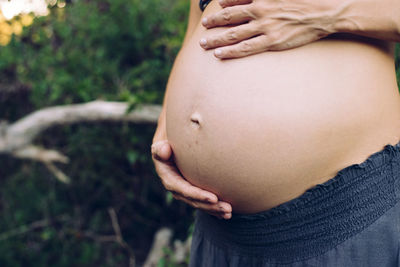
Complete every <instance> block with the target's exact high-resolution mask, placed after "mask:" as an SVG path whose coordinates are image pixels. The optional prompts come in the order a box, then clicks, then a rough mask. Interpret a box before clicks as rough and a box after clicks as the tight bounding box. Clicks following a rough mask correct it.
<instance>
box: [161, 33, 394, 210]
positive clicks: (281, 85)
mask: <svg viewBox="0 0 400 267" xmlns="http://www.w3.org/2000/svg"><path fill="white" fill-rule="evenodd" d="M204 34H205V33H203V32H202V29H201V27H200V26H199V28H198V29H197V31H196V32H195V33H194V34H193V36H192V37H191V39H190V40H189V41H188V42H187V43H186V44H185V47H183V48H182V50H181V52H180V55H179V56H178V58H177V60H176V62H175V65H174V68H173V71H172V72H171V76H170V80H169V83H168V88H167V90H168V93H167V102H166V104H167V136H168V139H169V141H170V143H171V145H172V148H173V151H174V157H175V161H176V164H177V166H178V168H179V170H180V171H181V173H182V175H183V176H184V177H185V178H186V179H187V180H188V181H189V182H191V183H192V184H194V185H197V186H199V187H201V188H204V189H207V190H210V191H212V192H214V193H216V194H217V195H218V196H219V197H220V198H221V199H223V200H225V201H228V202H230V203H231V204H232V206H233V209H234V211H236V212H243V213H249V212H258V211H261V210H266V209H269V208H271V207H274V206H276V205H279V204H281V203H283V202H285V201H288V200H290V199H292V198H294V197H297V196H299V195H301V194H302V193H303V192H304V191H305V190H307V189H308V188H310V187H312V186H314V185H316V184H318V183H322V182H325V181H326V180H328V179H330V178H332V177H333V176H334V175H335V174H336V173H337V171H338V170H340V169H342V168H344V167H346V166H348V165H350V164H353V163H360V162H362V161H364V160H365V159H366V158H367V157H368V156H369V155H370V154H372V153H373V152H375V151H378V150H380V149H381V148H383V146H384V145H385V144H388V143H391V144H395V143H397V142H398V140H399V133H400V126H399V122H400V118H399V115H400V104H399V96H398V92H397V87H396V80H395V74H394V67H393V60H392V58H391V55H390V53H388V52H385V51H384V50H383V49H382V48H379V47H378V46H375V45H373V44H369V43H367V42H364V41H356V40H340V39H330V40H322V41H319V42H316V43H313V44H310V45H307V46H304V47H301V48H297V49H292V50H288V51H283V52H267V53H263V54H259V55H255V56H250V57H246V58H242V59H235V60H227V61H220V60H217V59H215V58H214V57H213V55H212V51H203V50H202V49H201V48H200V47H199V45H198V40H199V39H200V36H202V35H204Z"/></svg>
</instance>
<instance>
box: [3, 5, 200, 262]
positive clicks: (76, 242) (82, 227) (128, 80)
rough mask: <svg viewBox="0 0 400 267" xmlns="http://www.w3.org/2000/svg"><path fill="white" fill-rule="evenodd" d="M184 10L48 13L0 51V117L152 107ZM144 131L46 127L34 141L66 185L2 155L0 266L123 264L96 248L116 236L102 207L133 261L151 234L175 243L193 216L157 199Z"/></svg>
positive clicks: (117, 126) (159, 191) (76, 8)
mask: <svg viewBox="0 0 400 267" xmlns="http://www.w3.org/2000/svg"><path fill="white" fill-rule="evenodd" d="M188 8H189V1H187V0H145V1H143V0H96V1H95V0H85V1H83V0H80V1H74V2H73V3H71V4H67V5H66V7H65V8H58V7H57V6H56V5H55V6H53V7H51V12H50V14H49V15H48V16H45V17H37V18H35V20H34V22H33V24H32V25H30V26H29V27H26V28H24V29H23V32H22V34H21V35H18V36H13V37H12V40H11V42H10V43H9V44H8V45H7V46H4V47H0V118H4V119H7V120H9V121H15V120H17V119H19V118H21V117H22V116H24V115H26V114H28V113H30V112H32V111H34V110H37V109H40V108H43V107H46V106H53V105H64V104H71V103H82V102H87V101H90V100H94V99H99V98H101V99H105V100H116V101H129V102H130V103H131V104H138V103H161V101H162V97H163V93H164V91H165V85H166V82H167V78H168V74H169V71H170V68H171V66H172V63H173V60H174V58H175V56H176V54H177V52H178V50H179V47H180V45H181V42H182V39H183V35H184V32H185V28H186V20H187V12H188ZM15 19H16V20H18V19H19V18H18V17H17V18H15ZM5 92H6V93H5ZM154 130H155V126H154V125H144V124H143V125H131V124H128V123H113V124H112V123H101V124H95V125H94V124H80V125H72V126H69V127H57V128H54V129H50V130H48V131H47V132H46V133H44V134H43V135H42V136H41V137H40V138H39V139H38V140H35V144H38V145H43V146H45V147H47V148H53V149H56V150H58V151H60V152H62V153H64V154H65V155H67V156H68V157H69V158H70V159H71V162H70V163H69V164H68V165H65V166H61V165H60V166H58V167H59V168H61V169H62V170H63V171H64V172H65V173H66V174H67V175H68V176H69V177H71V179H72V183H71V184H70V185H65V184H62V183H60V182H58V181H57V180H56V179H55V178H54V176H53V175H52V174H51V173H50V172H49V171H48V170H47V169H46V168H45V167H44V166H43V165H42V164H38V163H33V162H30V161H18V160H16V159H14V158H10V157H8V156H5V155H0V212H1V214H2V216H1V217H2V220H0V266H128V262H129V251H127V250H126V249H124V248H123V247H121V246H120V245H119V244H117V243H116V242H105V241H101V236H107V235H114V230H113V227H112V224H111V219H110V216H109V214H108V212H107V210H108V209H109V208H113V209H114V210H115V211H116V213H117V215H118V219H119V224H120V227H121V231H122V234H123V236H124V239H125V241H126V242H127V243H128V244H129V245H130V246H131V247H132V250H133V251H134V253H135V257H136V261H137V262H138V263H140V262H141V261H143V260H144V258H145V256H147V253H148V249H149V247H150V245H151V242H152V238H153V234H154V233H155V231H156V230H158V229H159V228H160V227H162V226H169V227H171V228H173V229H174V230H175V235H176V236H175V238H179V239H181V240H183V239H185V238H186V237H187V235H188V227H189V226H190V224H191V222H192V219H193V216H192V209H190V208H189V207H187V206H186V205H184V204H181V203H177V202H176V201H172V202H171V201H169V202H168V201H166V199H167V196H166V194H165V191H164V190H163V188H162V186H161V183H160V182H159V180H158V179H156V173H155V172H154V170H153V164H152V162H151V156H150V144H151V141H152V135H153V132H154ZM171 262H172V261H169V263H168V264H169V265H170V264H172V263H171Z"/></svg>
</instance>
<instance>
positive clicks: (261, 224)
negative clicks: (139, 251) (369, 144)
mask: <svg viewBox="0 0 400 267" xmlns="http://www.w3.org/2000/svg"><path fill="white" fill-rule="evenodd" d="M399 198H400V142H399V143H397V144H396V145H394V146H393V145H390V144H388V145H386V146H385V147H384V148H383V149H382V150H381V151H379V152H376V153H374V154H372V155H371V156H369V157H368V159H366V160H365V161H364V162H362V163H360V164H353V165H351V166H348V167H346V168H344V169H342V170H340V171H339V172H338V173H337V174H336V175H335V177H333V178H332V179H330V180H329V181H327V182H325V183H323V184H319V185H316V186H315V187H313V188H311V189H309V190H307V191H306V192H305V193H304V194H303V195H301V196H300V197H298V198H295V199H293V200H291V201H288V202H286V203H283V204H281V205H279V206H277V207H275V208H272V209H270V210H267V211H263V212H260V213H255V214H249V215H242V214H234V215H233V217H232V219H231V220H220V219H217V218H215V217H213V216H210V215H208V214H206V213H204V212H201V211H199V212H198V214H197V219H196V224H197V225H196V227H197V228H198V229H199V231H201V232H200V233H201V234H203V235H204V236H205V237H206V238H207V239H210V240H212V241H213V242H214V243H216V244H217V245H218V246H221V247H224V248H226V249H228V250H230V251H235V252H236V253H238V254H243V255H253V256H254V255H256V256H258V257H265V258H269V259H271V261H273V262H276V263H287V262H294V261H298V260H302V259H306V258H311V257H315V256H317V255H321V254H322V253H324V252H326V251H328V250H330V249H332V248H334V247H335V246H337V245H338V244H340V243H341V242H343V241H345V240H347V239H348V238H350V237H352V236H354V235H355V234H357V233H359V232H360V231H362V230H363V229H365V228H366V227H368V226H369V225H371V224H372V223H373V222H374V221H376V220H377V219H378V218H379V217H380V216H382V215H383V214H384V213H385V212H386V211H387V210H389V209H390V208H391V207H393V206H394V205H395V204H396V203H397V202H398V201H399Z"/></svg>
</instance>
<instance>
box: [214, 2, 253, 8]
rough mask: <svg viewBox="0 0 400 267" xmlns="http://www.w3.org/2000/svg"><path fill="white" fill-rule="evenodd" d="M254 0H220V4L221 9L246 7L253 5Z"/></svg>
mask: <svg viewBox="0 0 400 267" xmlns="http://www.w3.org/2000/svg"><path fill="white" fill-rule="evenodd" d="M252 2H253V1H252V0H219V1H218V3H219V5H220V6H221V7H228V6H236V5H244V4H250V3H252Z"/></svg>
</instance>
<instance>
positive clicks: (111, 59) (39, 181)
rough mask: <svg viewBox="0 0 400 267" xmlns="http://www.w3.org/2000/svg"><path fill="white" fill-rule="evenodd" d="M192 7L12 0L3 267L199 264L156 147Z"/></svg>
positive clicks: (5, 6) (188, 220)
mask: <svg viewBox="0 0 400 267" xmlns="http://www.w3.org/2000/svg"><path fill="white" fill-rule="evenodd" d="M188 8H189V1H188V0H48V1H47V2H45V1H44V0H11V1H7V0H0V11H1V13H0V215H1V220H0V266H143V264H146V265H145V266H186V265H187V261H188V257H189V254H188V249H187V245H188V244H189V243H190V235H191V230H192V224H193V210H192V209H191V208H190V207H188V206H186V205H184V204H182V203H178V202H177V201H174V200H173V199H172V197H171V195H170V194H167V193H166V192H165V191H164V189H163V187H162V185H161V183H160V181H159V179H158V178H157V175H156V173H155V171H154V168H153V164H152V161H151V155H150V145H151V141H152V137H153V133H154V130H155V126H156V125H155V119H156V115H158V114H157V111H159V109H157V108H159V105H160V104H161V102H162V98H163V94H164V90H165V85H166V82H167V79H168V75H169V71H170V68H171V66H172V63H173V60H174V58H175V56H176V54H177V52H178V50H179V48H180V45H181V42H182V39H183V35H184V32H185V29H186V20H187V15H188ZM398 63H399V60H398V59H397V62H396V64H397V65H398ZM399 75H400V72H399V71H398V77H400V76H399ZM94 100H102V101H107V103H111V104H112V105H111V106H107V108H104V107H105V104H106V102H96V103H97V104H98V105H96V106H90V107H91V108H89V106H74V107H75V108H77V109H76V111H71V110H65V109H64V110H63V109H49V108H50V107H55V106H65V105H74V104H83V103H89V102H91V101H94ZM116 101H117V102H120V103H127V104H126V105H127V106H126V107H129V110H133V111H135V110H138V113H137V116H136V117H131V118H127V117H126V116H125V115H124V114H125V113H123V112H122V113H121V111H119V113H118V112H117V113H116V115H115V114H114V117H112V116H111V117H110V115H109V112H110V111H112V110H117V111H118V110H120V106H118V105H116ZM38 110H41V112H40V113H37V112H36V113H33V112H35V111H38ZM60 112H61V113H62V112H69V113H68V116H64V119H61V118H62V116H61V117H60V116H59V114H60ZM92 113H94V114H103V115H104V116H103V117H100V118H99V117H96V116H92V117H91V119H90V120H89V119H86V120H85V119H82V118H85V116H86V117H90V114H92ZM32 114H33V115H32ZM82 114H83V115H82ZM64 115H65V114H64ZM65 117H67V118H69V119H70V120H69V121H68V120H67V121H66V120H65ZM71 118H74V119H71ZM22 119H23V120H22ZM71 122H74V123H71ZM155 237H156V238H155Z"/></svg>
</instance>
